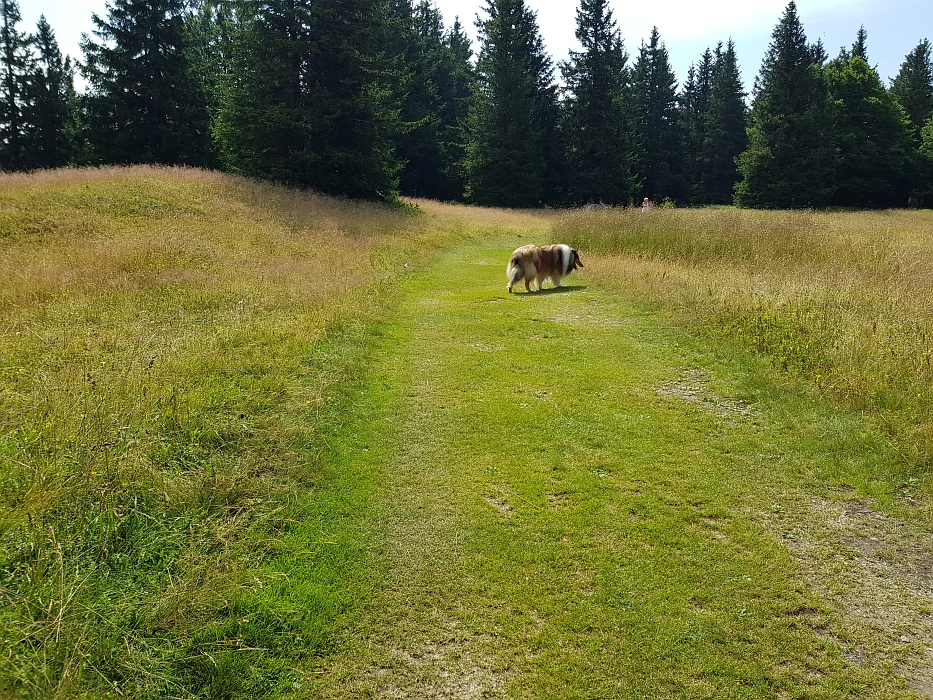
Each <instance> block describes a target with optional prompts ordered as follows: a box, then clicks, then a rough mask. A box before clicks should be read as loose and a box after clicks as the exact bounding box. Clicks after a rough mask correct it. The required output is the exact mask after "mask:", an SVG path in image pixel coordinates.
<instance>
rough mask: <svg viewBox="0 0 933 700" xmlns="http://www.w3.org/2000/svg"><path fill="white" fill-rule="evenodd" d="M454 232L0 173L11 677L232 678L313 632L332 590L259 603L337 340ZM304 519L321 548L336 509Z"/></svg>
mask: <svg viewBox="0 0 933 700" xmlns="http://www.w3.org/2000/svg"><path fill="white" fill-rule="evenodd" d="M440 240H441V236H440V235H439V234H436V233H433V232H426V231H425V230H424V228H423V227H422V226H421V225H420V223H419V221H418V219H417V218H416V217H414V216H412V215H411V214H410V213H406V212H404V211H390V210H387V209H386V208H385V207H379V206H369V205H365V204H355V203H348V202H342V201H337V200H333V199H325V198H321V197H315V196H310V195H307V194H303V193H299V192H293V191H288V190H284V189H282V188H277V187H273V186H265V185H259V184H255V183H250V182H246V181H243V180H238V179H236V178H231V177H227V176H221V175H218V174H213V173H206V172H201V171H195V170H167V169H154V168H145V167H137V168H131V169H103V170H79V171H62V172H54V173H49V174H38V175H21V176H4V177H3V178H2V180H0V246H2V252H0V269H2V272H0V280H2V281H0V314H2V323H3V333H2V334H0V382H2V385H0V407H2V408H0V411H2V412H0V461H2V464H3V470H2V473H0V484H2V486H0V493H2V496H0V498H2V505H0V513H2V514H0V541H2V547H3V550H2V551H3V555H2V569H0V570H2V580H0V591H2V593H0V595H2V599H3V604H2V605H0V608H2V612H0V630H2V631H0V637H2V639H3V640H4V649H5V651H4V653H3V654H2V655H0V694H3V693H5V692H11V691H13V690H20V691H21V692H24V693H26V694H27V695H28V696H31V697H57V696H71V695H72V694H80V692H81V691H80V689H82V688H84V687H86V686H90V687H98V686H99V687H101V688H105V689H108V690H110V691H113V692H118V691H119V690H120V688H123V687H126V688H127V692H130V693H132V694H140V693H141V694H144V695H145V694H151V695H152V696H162V695H163V694H166V693H168V694H171V691H172V689H174V688H177V689H181V688H197V687H210V686H212V684H213V685H214V686H217V685H218V684H220V685H222V684H223V682H224V681H223V678H224V677H225V674H226V675H238V674H239V673H240V671H241V669H240V668H239V667H238V666H237V664H238V658H237V654H238V653H239V656H240V657H244V655H243V654H242V653H241V652H240V649H242V648H248V647H251V646H252V647H259V646H264V645H266V643H267V642H268V640H266V639H265V638H264V635H268V634H272V632H273V631H275V632H276V633H278V632H279V631H281V629H282V628H283V626H284V627H287V628H289V629H290V630H291V629H293V628H294V630H295V635H296V636H299V637H302V636H303V638H305V639H306V640H307V642H306V643H307V645H308V648H309V649H310V650H312V651H313V650H314V649H316V648H318V646H319V645H320V644H321V635H322V631H321V627H322V624H324V623H325V622H326V620H327V619H328V618H330V617H333V615H335V614H336V610H338V609H339V607H340V605H341V601H340V599H339V598H340V594H339V593H337V594H335V593H333V590H332V589H335V588H336V589H337V590H339V587H334V586H332V585H331V583H330V582H328V581H326V580H325V581H321V582H317V583H315V582H313V581H312V582H310V583H308V585H307V586H306V589H305V590H302V591H298V592H295V594H294V597H295V599H296V601H295V602H294V603H288V602H287V601H284V600H278V601H277V602H276V605H274V606H273V605H271V604H270V605H269V606H268V609H265V606H266V603H268V600H267V598H266V597H264V596H263V593H262V589H263V587H264V586H268V585H269V584H270V583H271V582H270V581H268V580H266V579H265V578H264V577H263V576H262V575H261V574H259V573H258V572H259V571H261V569H262V565H263V562H265V561H267V560H269V559H271V558H274V557H275V556H276V555H277V550H278V548H279V547H283V549H284V550H286V551H288V552H289V553H290V554H293V555H294V554H295V551H293V550H292V549H289V547H287V546H285V545H282V544H281V543H280V538H282V537H284V536H286V533H287V532H288V531H289V530H290V528H292V527H293V524H294V523H296V522H297V520H296V517H295V514H296V512H298V511H302V509H305V510H306V509H307V507H308V506H307V500H308V499H307V498H306V497H305V496H304V495H303V494H305V493H307V492H310V491H311V490H313V488H314V485H315V483H316V482H317V481H318V480H319V479H320V475H321V466H320V454H321V452H322V451H323V450H324V448H325V437H323V436H322V434H321V433H322V431H323V430H325V427H324V426H327V425H330V423H331V422H333V421H335V420H339V413H340V409H339V406H340V405H341V404H342V401H344V398H343V396H342V394H343V391H344V389H343V382H344V380H345V378H346V375H347V373H348V372H350V369H349V367H350V365H351V364H352V362H353V361H354V358H353V357H352V353H347V352H345V351H344V350H345V348H344V347H343V345H340V347H339V348H338V347H337V345H335V343H338V341H334V340H332V338H335V337H336V338H340V337H346V338H351V339H352V338H354V337H358V336H361V335H362V334H363V330H362V325H361V324H362V323H363V320H362V318H363V316H364V315H365V314H366V313H369V312H371V311H372V309H374V308H376V307H377V306H378V305H379V304H381V303H382V297H383V296H384V295H385V294H386V293H387V292H386V290H387V286H388V285H389V283H390V282H391V280H392V279H393V278H394V277H395V276H397V275H398V274H399V273H400V272H401V271H402V270H403V269H404V267H403V266H404V265H405V264H406V263H408V262H412V263H414V262H415V261H417V256H416V255H413V253H416V252H418V253H420V252H421V251H423V250H425V249H430V248H431V247H432V246H435V245H437V244H438V243H439V241H440ZM347 342H349V343H350V344H351V345H352V342H356V341H352V342H351V341H347ZM338 345H339V343H338ZM334 416H336V417H334ZM357 506H358V504H355V503H354V504H352V505H351V504H347V506H346V507H347V508H351V507H357ZM302 512H304V511H302ZM311 515H312V517H313V518H316V520H317V522H309V523H307V524H305V527H307V528H308V529H309V530H310V531H312V532H313V536H311V537H310V539H308V541H306V542H304V543H303V544H302V546H301V550H300V551H302V552H304V551H308V555H307V556H308V558H309V560H310V558H311V557H312V556H317V554H316V553H315V554H312V553H311V550H314V549H316V548H319V547H322V546H324V545H321V544H320V542H321V540H329V539H330V538H329V536H328V535H327V534H326V532H327V530H328V527H329V525H328V523H329V522H330V521H331V519H332V518H339V517H340V515H341V514H340V513H339V512H335V513H312V514H311ZM328 546H330V545H328ZM348 546H349V545H348ZM341 575H342V574H341V573H340V572H339V571H334V572H331V573H329V574H327V575H326V576H331V577H339V576H341ZM247 601H248V602H247ZM254 605H258V606H259V608H260V609H259V610H256V611H255V612H253V613H252V614H253V615H254V616H255V618H260V619H258V620H255V619H254V621H252V622H251V623H250V624H249V625H247V621H246V618H247V615H246V614H245V613H243V614H241V610H242V609H243V608H244V607H249V608H250V609H251V610H254V607H253V606H254ZM288 605H293V606H296V607H295V610H298V609H301V610H302V612H301V613H300V614H293V613H294V610H292V609H290V608H288ZM263 617H265V618H266V619H261V618H263ZM273 646H274V645H273ZM272 655H273V656H274V651H273V653H272ZM244 658H245V657H244ZM269 663H270V664H271V666H269V664H267V666H269V667H265V668H263V670H262V673H261V675H262V676H263V680H262V683H264V684H267V685H268V684H271V685H272V687H274V686H275V683H276V681H275V679H276V677H277V676H276V669H275V668H272V666H274V662H269ZM224 666H229V667H231V668H229V669H227V671H226V672H225V671H224ZM270 679H271V680H270ZM246 685H250V682H249V679H247V683H246ZM257 687H261V684H259V685H258V686H257Z"/></svg>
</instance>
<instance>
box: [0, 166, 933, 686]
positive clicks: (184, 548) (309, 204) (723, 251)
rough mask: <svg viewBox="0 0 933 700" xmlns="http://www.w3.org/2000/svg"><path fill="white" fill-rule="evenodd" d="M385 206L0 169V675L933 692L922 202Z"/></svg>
mask: <svg viewBox="0 0 933 700" xmlns="http://www.w3.org/2000/svg"><path fill="white" fill-rule="evenodd" d="M417 205H418V207H419V208H420V210H421V211H420V212H416V211H413V210H409V209H406V208H398V209H390V208H386V207H384V206H377V205H368V204H360V203H353V202H347V201H340V200H334V199H330V198H324V197H318V196H316V195H313V194H309V193H303V192H297V191H292V190H286V189H283V188H279V187H275V186H271V185H261V184H257V183H252V182H249V181H245V180H242V179H238V178H233V177H229V176H224V175H219V174H216V173H207V172H203V171H196V170H185V169H163V168H148V167H135V168H124V169H101V170H80V171H60V172H54V173H47V174H37V175H22V176H4V177H3V178H2V179H0V269H2V272H3V275H2V277H0V323H2V324H3V333H2V334H0V465H2V466H0V601H2V605H0V639H3V640H4V648H5V650H7V653H4V654H3V655H0V697H2V696H7V695H10V696H24V697H36V698H53V697H60V698H70V697H88V698H97V697H120V696H126V697H134V698H150V697H151V698H193V697H208V698H244V697H252V698H280V697H282V698H284V697H294V698H311V697H313V698H328V697H332V698H347V697H424V698H429V697H432V698H433V697H455V698H460V697H463V698H471V697H483V696H485V697H522V698H525V697H541V698H556V697H567V698H576V697H584V696H587V697H593V696H597V697H632V698H634V697H643V696H645V695H650V696H652V697H670V698H676V697H686V696H689V697H708V698H721V697H747V696H749V694H752V695H754V696H756V697H774V698H783V697H813V698H836V697H844V696H852V697H855V696H858V697H876V698H915V697H917V696H918V695H919V696H920V697H928V696H933V654H931V653H930V652H929V650H928V649H927V646H926V645H927V640H928V639H929V638H930V637H931V636H933V622H931V617H930V611H931V610H933V577H931V574H930V572H931V571H933V569H931V568H930V567H931V563H933V551H931V550H930V547H929V544H928V543H929V542H930V541H931V540H930V533H931V531H933V511H931V507H930V492H931V490H933V487H931V482H930V470H929V451H930V444H929V431H930V423H929V412H928V408H929V401H930V375H929V371H928V366H929V365H928V363H929V346H928V344H927V345H925V342H926V341H925V339H926V338H928V337H929V336H928V335H926V334H928V333H929V332H930V329H931V324H930V321H931V316H933V311H931V309H930V308H929V305H928V303H927V305H926V306H924V299H927V300H928V299H929V298H931V296H930V294H929V292H930V291H931V290H930V285H931V279H930V274H929V270H930V268H929V267H924V266H925V265H926V263H927V262H930V261H931V260H933V252H931V248H933V244H931V227H933V218H931V216H930V213H929V212H895V213H877V214H815V213H812V212H806V213H783V212H770V213H766V212H743V211H732V210H696V211H683V212H681V211H676V210H675V211H666V210H660V211H654V212H652V213H651V214H650V215H649V216H642V215H641V213H640V212H637V213H636V212H626V211H596V212H579V213H577V212H571V213H561V212H551V211H544V212H516V211H504V210H493V209H479V208H472V207H460V206H450V205H442V204H437V203H433V202H417ZM556 240H563V241H564V242H569V243H574V244H575V245H577V246H578V247H579V249H580V251H581V255H582V257H583V260H584V264H585V265H586V267H585V268H584V270H582V271H580V272H577V273H574V275H573V276H572V277H571V278H570V279H569V281H568V282H569V284H568V287H567V289H565V290H558V291H556V292H550V291H548V292H545V293H544V294H541V295H524V294H517V295H508V294H506V292H505V280H504V263H505V260H506V259H507V255H508V252H510V250H511V248H513V247H517V246H518V245H521V244H524V243H530V242H538V243H545V242H549V241H556ZM814 241H816V243H814ZM924 295H926V296H924ZM869 321H871V322H872V325H869ZM868 329H871V333H872V335H871V336H869V337H864V334H865V333H867V332H868ZM878 346H882V349H881V350H879V349H878ZM748 348H752V349H753V350H755V351H757V353H759V354H760V356H756V355H755V354H754V353H752V354H749V353H748V352H747V349H748ZM892 348H893V349H892ZM923 350H926V351H927V354H926V356H924V355H923V354H922V351H923ZM917 353H920V354H919V355H918V354H917ZM924 357H925V358H926V359H924ZM873 363H874V364H873ZM877 372H880V373H881V374H880V375H878V376H875V375H876V373H877ZM925 411H926V413H925ZM620 660H621V661H620Z"/></svg>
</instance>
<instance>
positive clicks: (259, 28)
mask: <svg viewBox="0 0 933 700" xmlns="http://www.w3.org/2000/svg"><path fill="white" fill-rule="evenodd" d="M0 13H2V18H0V53H2V75H0V168H2V169H3V170H7V171H18V170H35V169H40V168H55V167H61V166H69V165H71V166H81V165H108V164H133V163H151V164H167V165H187V166H194V167H204V168H213V169H220V170H224V171H227V172H232V173H236V174H239V175H243V176H247V177H251V178H258V179H264V180H269V181H274V182H279V183H284V184H287V185H292V186H296V187H306V188H310V189H313V190H316V191H318V192H322V193H327V194H334V195H341V196H347V197H352V198H362V199H375V200H384V201H389V202H393V201H396V200H397V199H398V197H399V196H414V197H424V198H432V199H439V200H445V201H464V202H470V203H475V204H479V205H488V206H506V207H541V206H548V207H573V206H586V205H597V206H598V205H611V206H620V205H630V204H632V203H634V202H641V200H642V199H643V198H645V197H647V198H648V199H650V200H652V201H653V202H656V203H659V204H660V203H663V202H670V203H673V204H676V205H677V206H691V205H717V204H718V205H731V204H735V205H738V206H742V207H752V208H803V207H856V208H885V207H908V206H911V207H929V206H931V205H933V48H931V44H930V42H929V41H928V40H926V39H924V40H923V41H921V42H920V43H919V44H918V45H917V46H916V47H914V48H910V47H905V51H907V53H906V54H905V57H904V60H903V63H902V65H901V67H900V70H899V72H898V74H897V76H896V77H895V78H894V79H893V81H892V82H891V84H890V85H886V84H885V82H884V81H883V80H882V78H881V77H880V76H879V74H878V72H877V71H876V69H875V68H873V66H872V61H871V44H870V40H869V35H868V33H867V31H866V30H865V29H864V28H863V29H862V30H860V31H859V33H858V35H857V36H855V37H853V43H852V45H851V48H845V47H844V48H842V49H841V50H840V51H839V53H838V55H836V56H832V57H831V56H830V53H829V52H828V50H827V48H826V47H824V46H823V45H822V44H821V43H820V42H819V41H817V42H811V41H810V40H808V38H807V35H806V33H805V28H804V26H803V24H802V22H801V20H800V17H799V14H798V11H797V7H796V5H795V3H794V2H793V1H791V2H789V3H788V4H787V6H786V8H785V10H784V12H783V14H782V16H781V17H779V18H776V20H777V23H776V25H775V27H774V30H773V33H772V35H771V41H770V44H769V47H768V50H767V52H766V54H765V55H764V56H763V57H762V59H761V63H760V66H745V67H741V66H739V65H738V62H737V59H736V50H735V44H734V43H733V42H732V40H731V39H729V38H728V37H723V40H722V41H721V42H719V43H717V44H716V45H715V46H711V47H709V48H708V49H707V50H706V51H705V52H704V53H703V54H702V55H701V56H698V57H697V58H696V61H695V62H694V63H693V64H692V66H691V68H690V71H689V73H688V74H687V76H686V77H685V79H684V80H683V83H682V84H679V83H678V81H677V79H676V77H675V75H674V72H673V70H672V68H671V65H670V61H669V56H668V52H667V49H666V47H665V43H664V40H663V38H662V37H661V36H660V34H659V33H658V31H657V29H655V30H654V31H653V32H652V33H651V35H650V37H649V38H648V39H647V41H644V42H642V43H641V44H640V45H639V46H632V45H626V43H625V41H624V40H623V36H622V32H621V29H620V27H619V25H618V22H617V21H616V19H615V18H614V17H613V12H612V10H611V9H610V7H609V3H608V0H579V6H578V7H577V10H576V37H577V40H578V42H579V50H578V51H571V52H570V54H569V56H568V58H567V60H565V61H560V62H555V61H554V60H553V59H552V58H551V56H549V54H548V52H547V48H546V47H545V45H544V42H543V40H542V37H541V34H540V31H539V28H538V24H537V17H536V13H535V11H534V9H533V8H532V7H531V6H530V5H529V4H528V3H526V2H525V0H481V4H480V6H479V7H478V14H477V20H476V26H475V29H476V31H477V33H478V42H477V44H476V47H477V50H476V53H475V55H474V47H473V45H472V43H471V40H470V37H469V35H468V28H467V27H465V26H464V24H462V23H461V21H460V20H459V18H458V19H456V20H454V21H452V22H450V21H448V20H449V18H444V17H442V16H441V13H440V11H439V10H438V9H437V8H436V7H435V6H434V4H433V3H432V2H431V1H430V0H341V1H340V2H338V1H337V0H111V2H110V3H109V4H108V6H107V13H106V16H97V15H94V16H93V25H94V29H93V31H92V32H91V33H90V34H87V35H85V37H84V40H83V42H82V45H81V50H82V53H83V55H82V56H77V57H74V56H63V55H62V53H61V50H60V48H59V46H58V43H57V41H56V38H55V32H54V28H53V27H51V26H50V25H49V23H48V22H47V21H46V20H45V18H42V19H41V20H40V21H39V23H38V25H37V26H36V27H35V28H30V27H23V26H21V25H22V20H21V17H20V10H19V7H18V3H17V1H16V0H0ZM743 69H744V70H745V71H746V72H748V73H749V74H751V73H752V71H755V70H756V69H757V72H755V73H754V75H753V76H752V77H751V79H750V80H749V78H748V77H747V76H746V77H743V75H742V70H743ZM79 76H80V78H81V79H82V80H81V81H80V84H81V85H82V88H81V90H78V89H76V84H78V82H79V81H77V80H76V79H77V78H78V77H79ZM749 82H750V84H749Z"/></svg>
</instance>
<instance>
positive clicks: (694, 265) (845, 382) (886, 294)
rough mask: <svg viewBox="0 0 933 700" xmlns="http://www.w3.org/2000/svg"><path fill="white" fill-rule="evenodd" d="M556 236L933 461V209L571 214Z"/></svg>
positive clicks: (920, 459) (616, 282)
mask: <svg viewBox="0 0 933 700" xmlns="http://www.w3.org/2000/svg"><path fill="white" fill-rule="evenodd" d="M555 237H556V238H563V239H566V240H567V242H571V243H575V244H576V245H577V246H578V247H579V248H580V250H581V251H584V254H583V258H584V260H585V262H586V264H587V270H588V271H589V272H590V273H591V274H595V275H596V276H597V277H599V278H600V279H601V280H603V281H605V282H606V283H608V284H610V285H612V286H614V287H616V288H618V289H621V290H623V291H625V292H626V293H627V294H631V295H640V296H646V297H649V298H653V299H656V300H659V301H662V302H664V303H665V304H670V305H674V306H676V307H677V308H679V309H680V310H682V311H684V312H687V313H689V314H690V315H691V318H693V319H694V320H695V321H697V322H698V323H701V324H703V325H704V326H705V328H706V329H707V330H709V331H712V332H715V333H722V334H726V335H729V336H731V337H736V338H739V339H741V340H743V341H745V342H747V343H749V344H751V345H752V346H753V347H755V348H757V349H758V350H760V351H762V352H764V353H766V354H768V355H770V356H771V357H773V358H774V359H775V360H776V361H777V362H778V363H779V364H780V365H781V366H783V367H784V368H786V369H788V370H789V371H792V372H803V373H806V374H807V375H808V376H809V377H811V378H812V379H814V380H815V381H816V382H817V383H818V384H819V386H820V387H821V388H822V389H823V390H824V391H825V392H826V393H827V395H828V396H830V397H831V398H832V399H833V400H835V401H837V402H840V403H843V404H845V405H847V406H849V407H854V408H856V409H858V410H862V411H865V412H867V413H868V414H870V415H871V416H873V417H874V418H875V419H876V420H877V421H879V422H880V423H882V424H883V425H884V426H885V427H886V429H887V431H888V433H889V434H890V435H891V436H892V437H893V438H894V439H895V441H896V444H897V446H898V448H899V449H900V451H901V453H902V455H903V457H904V459H905V461H906V463H907V464H908V465H909V466H910V467H911V468H914V469H920V468H921V467H924V466H929V464H930V463H931V460H933V417H931V416H933V367H931V341H933V304H931V299H933V212H930V211H887V212H858V213H849V212H811V211H804V212H783V211H776V212H766V211H743V210H735V209H701V210H654V211H652V212H650V213H649V214H642V212H641V211H638V210H632V209H628V210H609V211H599V212H573V213H568V214H565V215H564V216H563V217H562V218H561V219H560V221H559V222H558V223H557V224H556V226H555ZM587 253H589V255H587ZM594 254H596V255H595V256H594Z"/></svg>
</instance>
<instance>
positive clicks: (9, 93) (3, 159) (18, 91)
mask: <svg viewBox="0 0 933 700" xmlns="http://www.w3.org/2000/svg"><path fill="white" fill-rule="evenodd" d="M21 19H22V18H21V16H20V13H19V3H17V2H16V0H0V22H2V23H3V24H2V26H0V52H2V57H0V60H2V62H3V75H2V84H0V168H2V169H4V170H19V169H21V168H23V167H24V161H23V119H22V109H23V95H22V93H23V81H24V80H25V76H26V73H27V71H28V70H29V66H30V63H31V58H32V57H31V55H30V52H29V41H28V39H27V37H26V35H25V34H23V33H22V32H20V31H19V30H17V28H16V25H17V24H19V22H20V21H21Z"/></svg>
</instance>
